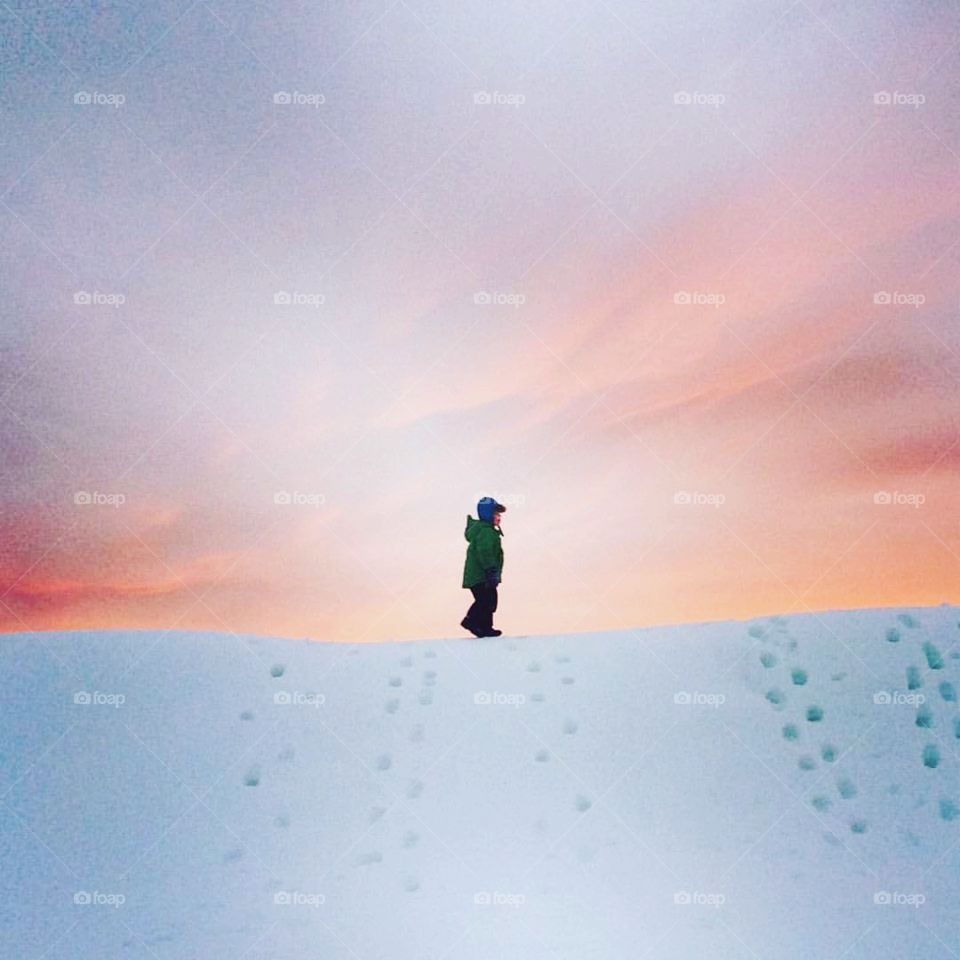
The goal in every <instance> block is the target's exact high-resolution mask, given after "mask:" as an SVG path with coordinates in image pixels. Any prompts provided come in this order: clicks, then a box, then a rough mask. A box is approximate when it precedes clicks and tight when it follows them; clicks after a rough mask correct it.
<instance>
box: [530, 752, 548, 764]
mask: <svg viewBox="0 0 960 960" xmlns="http://www.w3.org/2000/svg"><path fill="white" fill-rule="evenodd" d="M533 759H534V760H536V761H537V763H546V762H547V761H548V760H549V759H550V751H549V750H538V751H537V752H536V754H534V757H533Z"/></svg>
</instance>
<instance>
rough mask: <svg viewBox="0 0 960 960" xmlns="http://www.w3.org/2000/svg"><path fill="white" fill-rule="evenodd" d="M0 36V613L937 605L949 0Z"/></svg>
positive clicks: (15, 18)
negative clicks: (490, 592)
mask: <svg viewBox="0 0 960 960" xmlns="http://www.w3.org/2000/svg"><path fill="white" fill-rule="evenodd" d="M0 21H2V33H3V36H4V38H5V39H4V44H3V47H2V48H0V56H2V61H0V62H2V68H0V69H2V76H3V81H4V82H3V89H2V95H0V96H2V99H0V109H2V138H3V149H2V151H0V158H2V159H0V176H2V188H0V189H2V191H3V202H2V204H0V231H2V237H0V243H2V248H3V250H4V254H5V255H4V257H3V265H2V267H0V270H2V283H3V289H4V291H5V296H4V306H3V317H4V319H3V324H2V337H0V348H2V354H0V355H2V367H0V430H2V435H0V441H2V450H3V459H2V471H3V483H2V488H0V502H2V518H3V521H2V522H3V531H2V541H0V542H2V546H0V597H2V599H0V617H2V627H3V629H5V630H7V631H20V630H48V629H56V630H61V629H74V628H86V627H106V628H109V627H144V628H147V627H150V628H169V629H191V628H203V629H213V630H232V631H237V632H255V633H266V634H274V635H292V636H305V637H313V638H318V639H331V640H350V641H365V640H382V639H390V638H414V637H442V636H457V635H460V634H461V632H462V631H461V630H460V628H459V626H458V624H459V620H460V618H461V617H462V616H463V612H464V610H465V609H466V600H467V598H468V594H467V593H466V592H465V591H463V590H461V588H460V576H461V572H462V564H463V553H464V548H465V541H464V539H463V526H464V520H465V516H466V514H467V513H468V512H474V511H475V504H476V500H477V498H478V497H479V496H481V495H485V494H489V495H492V496H495V497H497V498H498V499H500V500H501V501H502V502H504V503H505V504H506V505H507V507H508V510H507V513H506V515H505V518H504V525H503V529H504V532H505V539H504V550H505V555H506V560H505V570H504V584H503V587H502V590H501V597H500V612H499V613H498V626H500V627H501V628H503V629H504V631H505V632H506V633H512V634H518V633H519V634H533V633H543V632H548V631H550V632H567V631H575V630H585V629H592V630H598V629H603V628H608V627H610V628H612V627H630V626H642V625H648V624H655V623H674V622H683V621H699V620H715V619H726V618H730V617H748V616H755V615H760V614H765V613H789V612H791V611H802V610H819V609H827V608H837V607H843V608H847V607H863V606H878V605H893V604H898V605H906V604H933V603H940V602H943V601H953V602H957V601H958V600H960V589H958V587H957V583H958V574H960V488H958V484H957V479H956V478H957V467H958V466H960V433H958V427H960V322H958V316H960V282H958V277H960V270H958V267H960V219H958V215H960V70H958V57H960V44H958V38H960V8H958V7H957V5H956V4H950V3H936V2H933V3H926V4H917V3H915V2H908V0H903V2H890V0H887V2H870V0H867V2H865V3H858V4H852V3H822V2H816V0H810V2H805V0H799V2H796V3H790V2H789V0H786V2H770V0H762V2H755V3H750V2H737V3H726V2H716V0H703V2H695V3H694V2H685V0H657V2H652V3H644V4H636V3H630V2H627V0H610V2H607V0H602V2H600V3H599V4H597V3H594V2H591V3H586V2H582V0H570V2H562V3H559V4H557V3H551V4H547V3H544V2H541V0H534V2H531V3H523V4H519V3H517V4H509V3H500V2H495V3H491V4H450V3H449V2H447V0H409V2H407V0H396V2H389V0H388V2H386V3H383V2H376V3H374V2H371V0H360V2H357V3H354V4H350V5H349V6H348V7H335V6H334V5H321V4H315V3H310V2H307V0H296V2H295V0H289V2H283V0H282V2H279V3H276V4H262V3H256V4H252V3H251V4H240V5H236V4H232V3H226V2H222V0H210V2H207V0H201V2H196V3H191V2H190V0H157V2H154V3H150V4H146V5H127V4H120V3H98V4H94V3H90V2H76V3H73V4H69V5H66V6H60V5H55V6H50V7H44V8H41V7H40V6H39V5H37V4H34V3H27V2H25V0H11V2H10V4H9V5H8V6H7V5H4V6H3V8H2V9H0ZM278 95H279V96H278ZM286 100H289V101H290V102H284V101H286ZM85 101H89V102H85ZM277 101H279V102H277ZM85 301H91V302H85ZM284 301H290V302H284ZM85 500H89V501H91V502H83V501H85ZM284 500H288V501H290V502H282V501H284ZM278 501H280V502H278Z"/></svg>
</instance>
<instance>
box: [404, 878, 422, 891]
mask: <svg viewBox="0 0 960 960" xmlns="http://www.w3.org/2000/svg"><path fill="white" fill-rule="evenodd" d="M403 889H404V890H405V891H406V892H407V893H416V892H417V891H418V890H419V889H420V881H419V880H418V879H417V878H416V877H405V878H404V880H403Z"/></svg>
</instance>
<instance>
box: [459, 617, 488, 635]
mask: <svg viewBox="0 0 960 960" xmlns="http://www.w3.org/2000/svg"><path fill="white" fill-rule="evenodd" d="M460 626H461V627H463V629H464V630H469V631H470V632H471V633H472V634H473V635H474V636H475V637H482V636H483V634H482V633H480V632H479V631H478V630H477V628H476V627H475V626H474V625H473V624H472V623H470V621H469V620H467V618H466V617H464V618H463V619H462V620H461V621H460Z"/></svg>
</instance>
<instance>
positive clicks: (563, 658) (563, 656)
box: [553, 653, 570, 663]
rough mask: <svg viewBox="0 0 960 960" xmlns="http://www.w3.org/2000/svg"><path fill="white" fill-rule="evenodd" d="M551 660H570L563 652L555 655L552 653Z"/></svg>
mask: <svg viewBox="0 0 960 960" xmlns="http://www.w3.org/2000/svg"><path fill="white" fill-rule="evenodd" d="M553 662H554V663H569V662H570V658H569V657H568V656H565V655H564V654H560V653H558V654H555V655H554V658H553Z"/></svg>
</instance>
